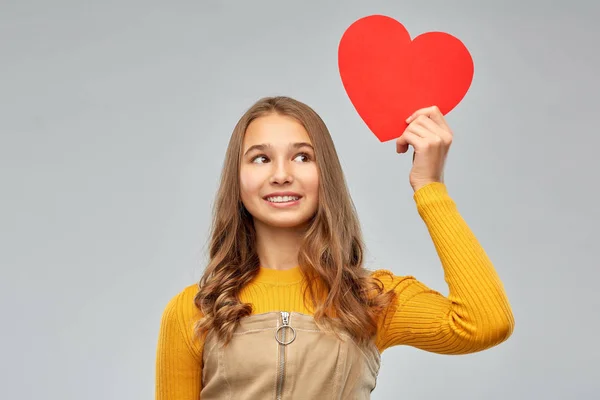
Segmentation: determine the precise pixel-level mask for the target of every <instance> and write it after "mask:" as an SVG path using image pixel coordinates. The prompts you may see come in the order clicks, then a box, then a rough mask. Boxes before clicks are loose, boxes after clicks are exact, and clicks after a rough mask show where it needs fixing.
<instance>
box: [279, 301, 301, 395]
mask: <svg viewBox="0 0 600 400" xmlns="http://www.w3.org/2000/svg"><path fill="white" fill-rule="evenodd" d="M288 330H289V331H291V332H290V333H291V334H292V335H291V338H290V339H288V338H287V331H288ZM280 332H281V334H280ZM280 336H281V338H280ZM295 339H296V330H295V329H294V328H292V327H291V326H290V313H289V312H287V311H281V325H280V326H279V327H278V328H277V330H276V331H275V340H277V342H278V343H279V357H278V358H279V363H278V369H277V389H276V390H277V392H276V399H277V400H281V396H282V394H283V383H284V381H285V346H287V345H288V344H290V343H292V342H293V341H294V340H295Z"/></svg>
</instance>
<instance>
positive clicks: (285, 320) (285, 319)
mask: <svg viewBox="0 0 600 400" xmlns="http://www.w3.org/2000/svg"><path fill="white" fill-rule="evenodd" d="M281 321H282V322H283V325H284V326H289V325H290V313H289V312H287V311H282V312H281Z"/></svg>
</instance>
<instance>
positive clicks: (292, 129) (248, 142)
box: [243, 114, 312, 150]
mask: <svg viewBox="0 0 600 400" xmlns="http://www.w3.org/2000/svg"><path fill="white" fill-rule="evenodd" d="M294 142H308V143H311V144H312V142H311V141H310V138H309V136H308V132H307V131H306V129H304V126H302V124H301V123H300V122H298V121H297V120H296V119H294V118H292V117H288V116H284V115H279V114H270V115H267V116H263V117H259V118H257V119H255V120H254V121H252V122H251V123H250V125H248V128H247V129H246V134H245V135H244V142H243V148H244V150H245V149H247V148H248V147H250V146H253V145H255V144H270V145H272V146H273V147H278V146H281V147H286V148H287V147H288V145H289V144H290V143H294Z"/></svg>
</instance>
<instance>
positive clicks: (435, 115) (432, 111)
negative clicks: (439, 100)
mask: <svg viewBox="0 0 600 400" xmlns="http://www.w3.org/2000/svg"><path fill="white" fill-rule="evenodd" d="M420 115H425V116H426V117H429V118H431V119H432V120H433V121H434V122H435V123H437V124H438V125H440V126H441V127H442V128H444V129H446V130H448V131H450V127H449V126H448V124H447V123H446V119H445V118H444V114H442V112H441V111H440V109H439V108H438V107H437V106H431V107H425V108H421V109H419V110H417V111H415V112H414V113H413V114H412V115H411V116H410V117H408V118H407V120H406V122H407V123H409V124H410V123H411V122H412V121H414V120H415V119H416V118H417V117H418V116H420Z"/></svg>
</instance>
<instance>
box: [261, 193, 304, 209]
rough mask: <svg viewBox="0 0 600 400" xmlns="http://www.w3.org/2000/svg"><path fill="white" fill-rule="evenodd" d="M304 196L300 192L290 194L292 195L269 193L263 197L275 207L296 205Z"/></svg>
mask: <svg viewBox="0 0 600 400" xmlns="http://www.w3.org/2000/svg"><path fill="white" fill-rule="evenodd" d="M300 199H302V196H300V195H298V194H290V195H269V196H265V197H263V200H264V201H266V202H267V203H268V204H269V205H271V206H274V207H289V206H294V205H296V204H298V203H299V202H300Z"/></svg>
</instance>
